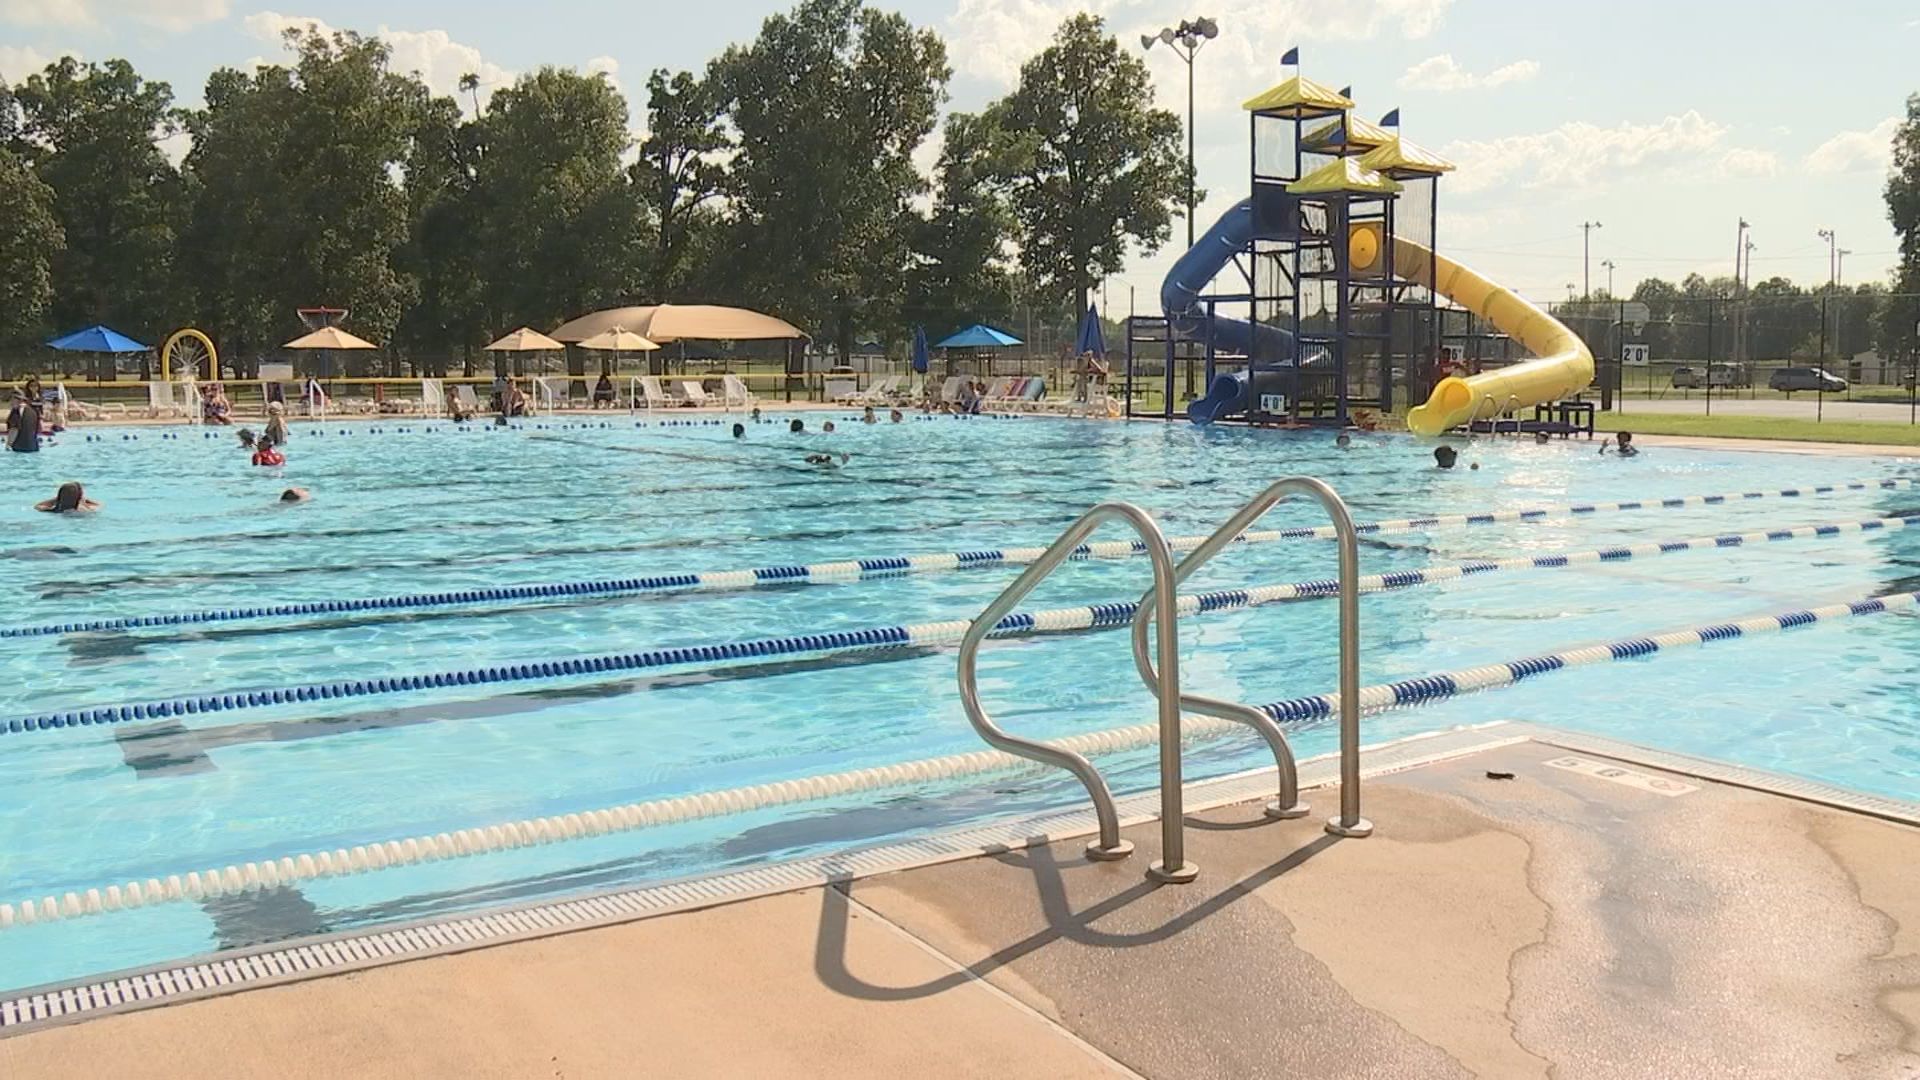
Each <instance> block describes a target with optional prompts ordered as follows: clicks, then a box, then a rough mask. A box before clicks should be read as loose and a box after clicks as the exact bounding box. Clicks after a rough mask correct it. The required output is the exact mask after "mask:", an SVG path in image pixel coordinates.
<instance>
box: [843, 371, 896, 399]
mask: <svg viewBox="0 0 1920 1080" xmlns="http://www.w3.org/2000/svg"><path fill="white" fill-rule="evenodd" d="M899 388H900V376H898V375H889V376H887V377H886V378H884V379H881V380H880V381H879V382H877V383H874V384H873V385H872V386H869V387H867V389H866V392H865V393H862V394H856V395H855V398H856V399H857V400H856V401H855V402H854V404H856V405H884V404H886V403H887V402H889V401H892V400H893V398H894V395H895V393H897V392H898V391H899Z"/></svg>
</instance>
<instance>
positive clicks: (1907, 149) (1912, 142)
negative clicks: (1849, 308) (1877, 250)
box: [1876, 94, 1920, 364]
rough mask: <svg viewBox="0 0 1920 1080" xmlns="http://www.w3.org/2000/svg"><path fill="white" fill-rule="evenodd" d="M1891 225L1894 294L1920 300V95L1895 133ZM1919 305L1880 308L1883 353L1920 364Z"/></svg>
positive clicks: (1889, 178) (1917, 302) (1889, 181)
mask: <svg viewBox="0 0 1920 1080" xmlns="http://www.w3.org/2000/svg"><path fill="white" fill-rule="evenodd" d="M1886 199H1887V220H1888V221H1890V222H1892V223H1893V231H1894V232H1895V233H1896V234H1898V235H1899V237H1900V263H1899V265H1898V266H1897V267H1896V268H1895V269H1894V289H1893V291H1894V292H1896V293H1905V294H1908V295H1909V296H1912V295H1914V294H1920V94H1914V95H1912V96H1911V97H1909V98H1907V116H1906V119H1905V120H1904V121H1903V122H1902V123H1901V124H1900V126H1899V127H1897V128H1895V129H1894V132H1893V168H1892V169H1891V170H1890V171H1889V173H1888V175H1887V190H1886ZM1916 323H1920V300H1914V299H1908V300H1905V301H1901V300H1888V301H1887V302H1886V303H1884V304H1882V305H1881V318H1880V332H1879V334H1878V335H1876V336H1877V341H1878V345H1879V348H1880V350H1881V353H1882V354H1883V355H1885V356H1888V357H1900V358H1902V359H1904V360H1906V361H1907V362H1908V363H1910V364H1920V341H1916V339H1915V336H1914V335H1915V324H1916Z"/></svg>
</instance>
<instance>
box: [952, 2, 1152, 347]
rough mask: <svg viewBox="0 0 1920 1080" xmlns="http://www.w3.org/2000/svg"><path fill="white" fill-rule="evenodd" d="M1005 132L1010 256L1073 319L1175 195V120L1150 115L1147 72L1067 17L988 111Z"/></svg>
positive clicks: (1088, 22) (1081, 18)
mask: <svg viewBox="0 0 1920 1080" xmlns="http://www.w3.org/2000/svg"><path fill="white" fill-rule="evenodd" d="M988 116H989V117H990V118H991V120H992V121H993V122H994V123H995V124H996V125H997V126H998V127H1000V128H1001V129H1002V130H1003V131H1004V132H1006V134H1007V136H1008V139H1009V142H1008V153H1007V155H1006V156H1005V158H1004V161H1003V167H1002V176H1003V179H1004V182H1005V183H1006V184H1007V185H1008V188H1009V190H1010V192H1011V200H1012V205H1013V211H1014V216H1015V218H1016V219H1017V220H1018V222H1019V227H1020V228H1019V242H1020V258H1021V262H1022V264H1023V265H1024V266H1025V267H1026V268H1027V270H1028V271H1029V272H1030V273H1031V274H1032V275H1033V276H1034V279H1035V281H1036V283H1037V284H1038V286H1039V287H1041V288H1043V289H1046V290H1048V291H1049V292H1051V293H1052V295H1055V296H1057V297H1059V298H1060V299H1061V300H1062V301H1069V302H1071V304H1072V305H1073V307H1074V310H1075V312H1076V313H1078V312H1084V311H1085V310H1086V305H1087V298H1088V294H1089V293H1090V292H1091V291H1092V288H1093V285H1094V283H1095V282H1096V281H1098V280H1099V279H1100V278H1102V277H1105V276H1107V275H1110V274H1115V273H1118V272H1119V271H1120V270H1121V269H1123V268H1124V267H1125V265H1126V255H1127V250H1128V248H1129V246H1137V247H1138V248H1140V249H1141V250H1142V251H1144V252H1149V253H1151V252H1153V251H1155V250H1157V249H1158V248H1159V247H1160V245H1161V244H1162V243H1164V242H1165V241H1166V239H1167V237H1168V235H1169V232H1170V226H1171V221H1172V218H1173V214H1174V207H1175V205H1176V203H1182V202H1183V200H1184V199H1185V193H1186V177H1187V171H1186V164H1185V162H1184V161H1183V160H1182V157H1181V150H1180V120H1179V118H1178V117H1177V116H1175V115H1174V114H1173V113H1171V112H1168V111H1167V110H1165V109H1156V108H1154V107H1153V91H1152V87H1151V86H1150V85H1149V82H1148V76H1147V68H1146V65H1145V64H1144V63H1142V62H1141V61H1140V59H1139V57H1137V56H1135V55H1134V54H1132V53H1131V52H1129V51H1127V50H1125V49H1123V48H1121V47H1120V43H1119V42H1118V41H1116V40H1115V39H1114V38H1113V37H1112V35H1110V34H1108V33H1107V32H1106V24H1105V23H1104V22H1103V21H1102V20H1101V19H1100V18H1099V17H1097V16H1094V15H1087V14H1080V15H1075V16H1073V17H1072V18H1069V19H1068V20H1067V21H1066V22H1064V23H1062V24H1061V25H1060V28H1059V30H1058V31H1057V32H1056V33H1055V34H1054V38H1053V43H1052V44H1051V45H1049V46H1047V48H1046V49H1045V50H1043V51H1042V52H1041V53H1040V54H1039V55H1038V56H1035V57H1034V58H1032V59H1031V60H1028V61H1027V62H1026V63H1025V64H1024V65H1022V67H1021V69H1020V82H1019V85H1018V86H1017V87H1016V88H1015V90H1014V91H1013V93H1012V94H1010V95H1008V96H1007V97H1005V98H1002V99H1001V100H1000V101H998V102H996V103H995V104H994V105H993V106H992V107H991V108H990V109H989V110H988Z"/></svg>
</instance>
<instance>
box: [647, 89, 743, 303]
mask: <svg viewBox="0 0 1920 1080" xmlns="http://www.w3.org/2000/svg"><path fill="white" fill-rule="evenodd" d="M718 97H719V95H718V93H717V92H716V90H715V88H714V86H713V84H712V83H711V82H710V81H708V80H705V79H696V78H694V77H693V75H691V74H689V73H688V72H685V71H681V72H676V73H674V74H672V75H668V74H667V72H666V71H665V70H660V71H656V72H654V73H653V74H652V76H650V77H649V78H648V79H647V137H646V140H645V141H643V142H642V143H641V144H640V160H638V161H636V162H634V164H633V170H632V178H633V184H634V187H635V188H637V189H638V192H639V196H640V198H641V199H642V200H643V201H645V202H646V204H647V205H648V207H649V208H650V209H651V211H652V216H653V222H654V254H653V272H652V273H651V274H649V275H648V288H647V291H648V294H649V296H650V298H651V299H653V300H656V301H661V302H665V301H666V300H668V299H670V298H671V297H672V296H673V294H674V290H675V289H676V288H677V287H679V286H681V285H683V284H684V283H685V279H684V277H683V275H682V272H681V270H682V267H683V266H684V265H685V260H686V256H687V247H688V241H689V240H690V239H691V238H692V235H693V232H694V230H695V228H696V226H697V225H699V224H700V223H702V222H703V221H705V222H709V223H710V222H711V216H710V215H703V213H702V209H703V207H705V206H706V205H707V204H708V203H710V202H711V201H712V200H714V199H717V198H718V197H719V196H720V194H721V192H722V190H723V189H724V188H725V185H726V181H727V171H726V167H725V166H724V165H723V164H722V163H721V162H720V160H719V158H718V155H719V154H720V153H721V152H722V151H725V150H727V149H728V148H730V147H731V146H732V145H733V142H732V140H731V139H730V138H728V137H727V133H726V130H725V127H724V126H723V123H722V121H723V120H724V115H723V114H722V112H721V110H720V102H719V100H718Z"/></svg>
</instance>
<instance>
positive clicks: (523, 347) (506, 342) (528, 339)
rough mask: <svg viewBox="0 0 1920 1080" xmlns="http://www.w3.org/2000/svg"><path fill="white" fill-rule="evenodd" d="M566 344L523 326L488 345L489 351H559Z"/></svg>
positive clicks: (487, 349)
mask: <svg viewBox="0 0 1920 1080" xmlns="http://www.w3.org/2000/svg"><path fill="white" fill-rule="evenodd" d="M565 348H566V346H565V345H562V344H560V343H559V342H557V341H555V340H553V339H552V338H550V337H548V336H547V335H545V334H543V333H541V332H540V331H538V330H535V329H532V328H531V327H526V326H523V327H521V328H520V329H518V330H515V331H514V332H513V333H511V334H508V335H507V336H506V337H503V338H501V339H500V340H499V341H496V342H494V343H493V344H491V345H489V346H487V348H486V351H487V352H559V351H561V350H562V349H565Z"/></svg>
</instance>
